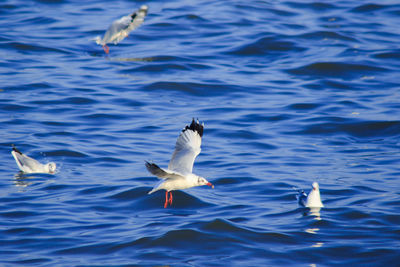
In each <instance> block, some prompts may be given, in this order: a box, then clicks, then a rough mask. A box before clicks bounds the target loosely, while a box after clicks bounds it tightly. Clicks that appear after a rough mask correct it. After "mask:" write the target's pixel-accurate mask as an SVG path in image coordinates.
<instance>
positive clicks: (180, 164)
mask: <svg viewBox="0 0 400 267" xmlns="http://www.w3.org/2000/svg"><path fill="white" fill-rule="evenodd" d="M203 130H204V124H199V121H197V122H195V120H194V119H193V120H192V123H191V124H190V126H188V125H186V127H185V128H183V130H182V132H181V134H180V135H179V137H178V140H177V141H176V145H175V151H174V153H173V154H172V158H171V160H170V162H169V164H168V169H162V168H160V167H158V166H157V165H156V164H155V163H149V162H147V161H146V168H147V170H148V171H149V172H150V173H152V174H154V175H155V176H157V177H158V178H160V179H162V180H161V181H160V182H159V183H158V184H156V186H154V188H153V189H152V190H151V191H150V192H149V194H151V193H153V192H155V191H158V190H161V189H165V190H166V192H165V203H164V208H166V207H167V206H168V204H170V205H172V192H171V191H173V190H181V189H186V188H190V187H194V186H201V185H208V186H211V187H212V188H214V186H213V185H212V184H211V183H210V182H208V181H207V180H206V179H205V178H203V177H201V176H198V175H196V174H194V173H192V169H193V163H194V160H195V159H196V157H197V155H198V154H199V153H200V151H201V149H200V146H201V138H202V136H203ZM168 192H169V193H170V198H169V199H168Z"/></svg>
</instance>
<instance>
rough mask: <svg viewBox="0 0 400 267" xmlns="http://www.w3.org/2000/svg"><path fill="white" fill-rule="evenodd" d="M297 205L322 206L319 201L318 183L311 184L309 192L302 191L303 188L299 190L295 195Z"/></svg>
mask: <svg viewBox="0 0 400 267" xmlns="http://www.w3.org/2000/svg"><path fill="white" fill-rule="evenodd" d="M297 198H298V201H299V205H300V206H303V207H307V208H322V207H323V206H324V205H323V204H322V201H321V196H320V193H319V185H318V183H317V182H314V183H313V184H312V189H311V191H310V193H309V194H308V196H307V194H306V193H304V191H303V190H301V191H299V195H298V196H297Z"/></svg>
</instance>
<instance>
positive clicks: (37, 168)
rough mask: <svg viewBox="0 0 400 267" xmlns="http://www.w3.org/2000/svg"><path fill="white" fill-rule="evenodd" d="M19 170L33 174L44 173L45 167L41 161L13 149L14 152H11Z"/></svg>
mask: <svg viewBox="0 0 400 267" xmlns="http://www.w3.org/2000/svg"><path fill="white" fill-rule="evenodd" d="M11 154H12V155H13V157H14V159H15V161H16V162H17V165H18V167H19V169H20V170H21V171H23V172H26V173H31V172H42V171H43V170H44V165H43V164H41V163H40V162H39V161H37V160H35V159H33V158H31V157H28V156H27V155H25V154H23V153H21V151H19V150H18V149H16V148H15V147H13V151H12V152H11Z"/></svg>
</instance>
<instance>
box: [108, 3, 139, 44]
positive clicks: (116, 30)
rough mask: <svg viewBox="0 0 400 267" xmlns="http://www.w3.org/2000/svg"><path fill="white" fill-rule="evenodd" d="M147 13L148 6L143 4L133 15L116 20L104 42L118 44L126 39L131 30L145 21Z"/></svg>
mask: <svg viewBox="0 0 400 267" xmlns="http://www.w3.org/2000/svg"><path fill="white" fill-rule="evenodd" d="M146 14H147V6H142V7H141V8H140V9H139V10H138V11H136V12H134V13H132V14H131V15H128V16H124V17H122V18H120V19H118V20H116V21H114V22H113V23H112V24H111V26H110V27H109V28H108V30H107V32H106V33H105V34H104V37H103V40H102V42H103V43H104V44H106V43H111V42H113V43H114V44H118V43H119V42H121V41H122V40H123V39H125V38H126V37H127V36H128V34H129V33H130V32H131V31H133V30H134V29H136V28H137V27H139V26H140V25H141V24H142V23H143V21H144V18H145V17H146Z"/></svg>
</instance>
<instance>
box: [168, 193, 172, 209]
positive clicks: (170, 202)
mask: <svg viewBox="0 0 400 267" xmlns="http://www.w3.org/2000/svg"><path fill="white" fill-rule="evenodd" d="M169 196H170V197H169V200H168V202H169V205H170V206H172V192H169Z"/></svg>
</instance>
